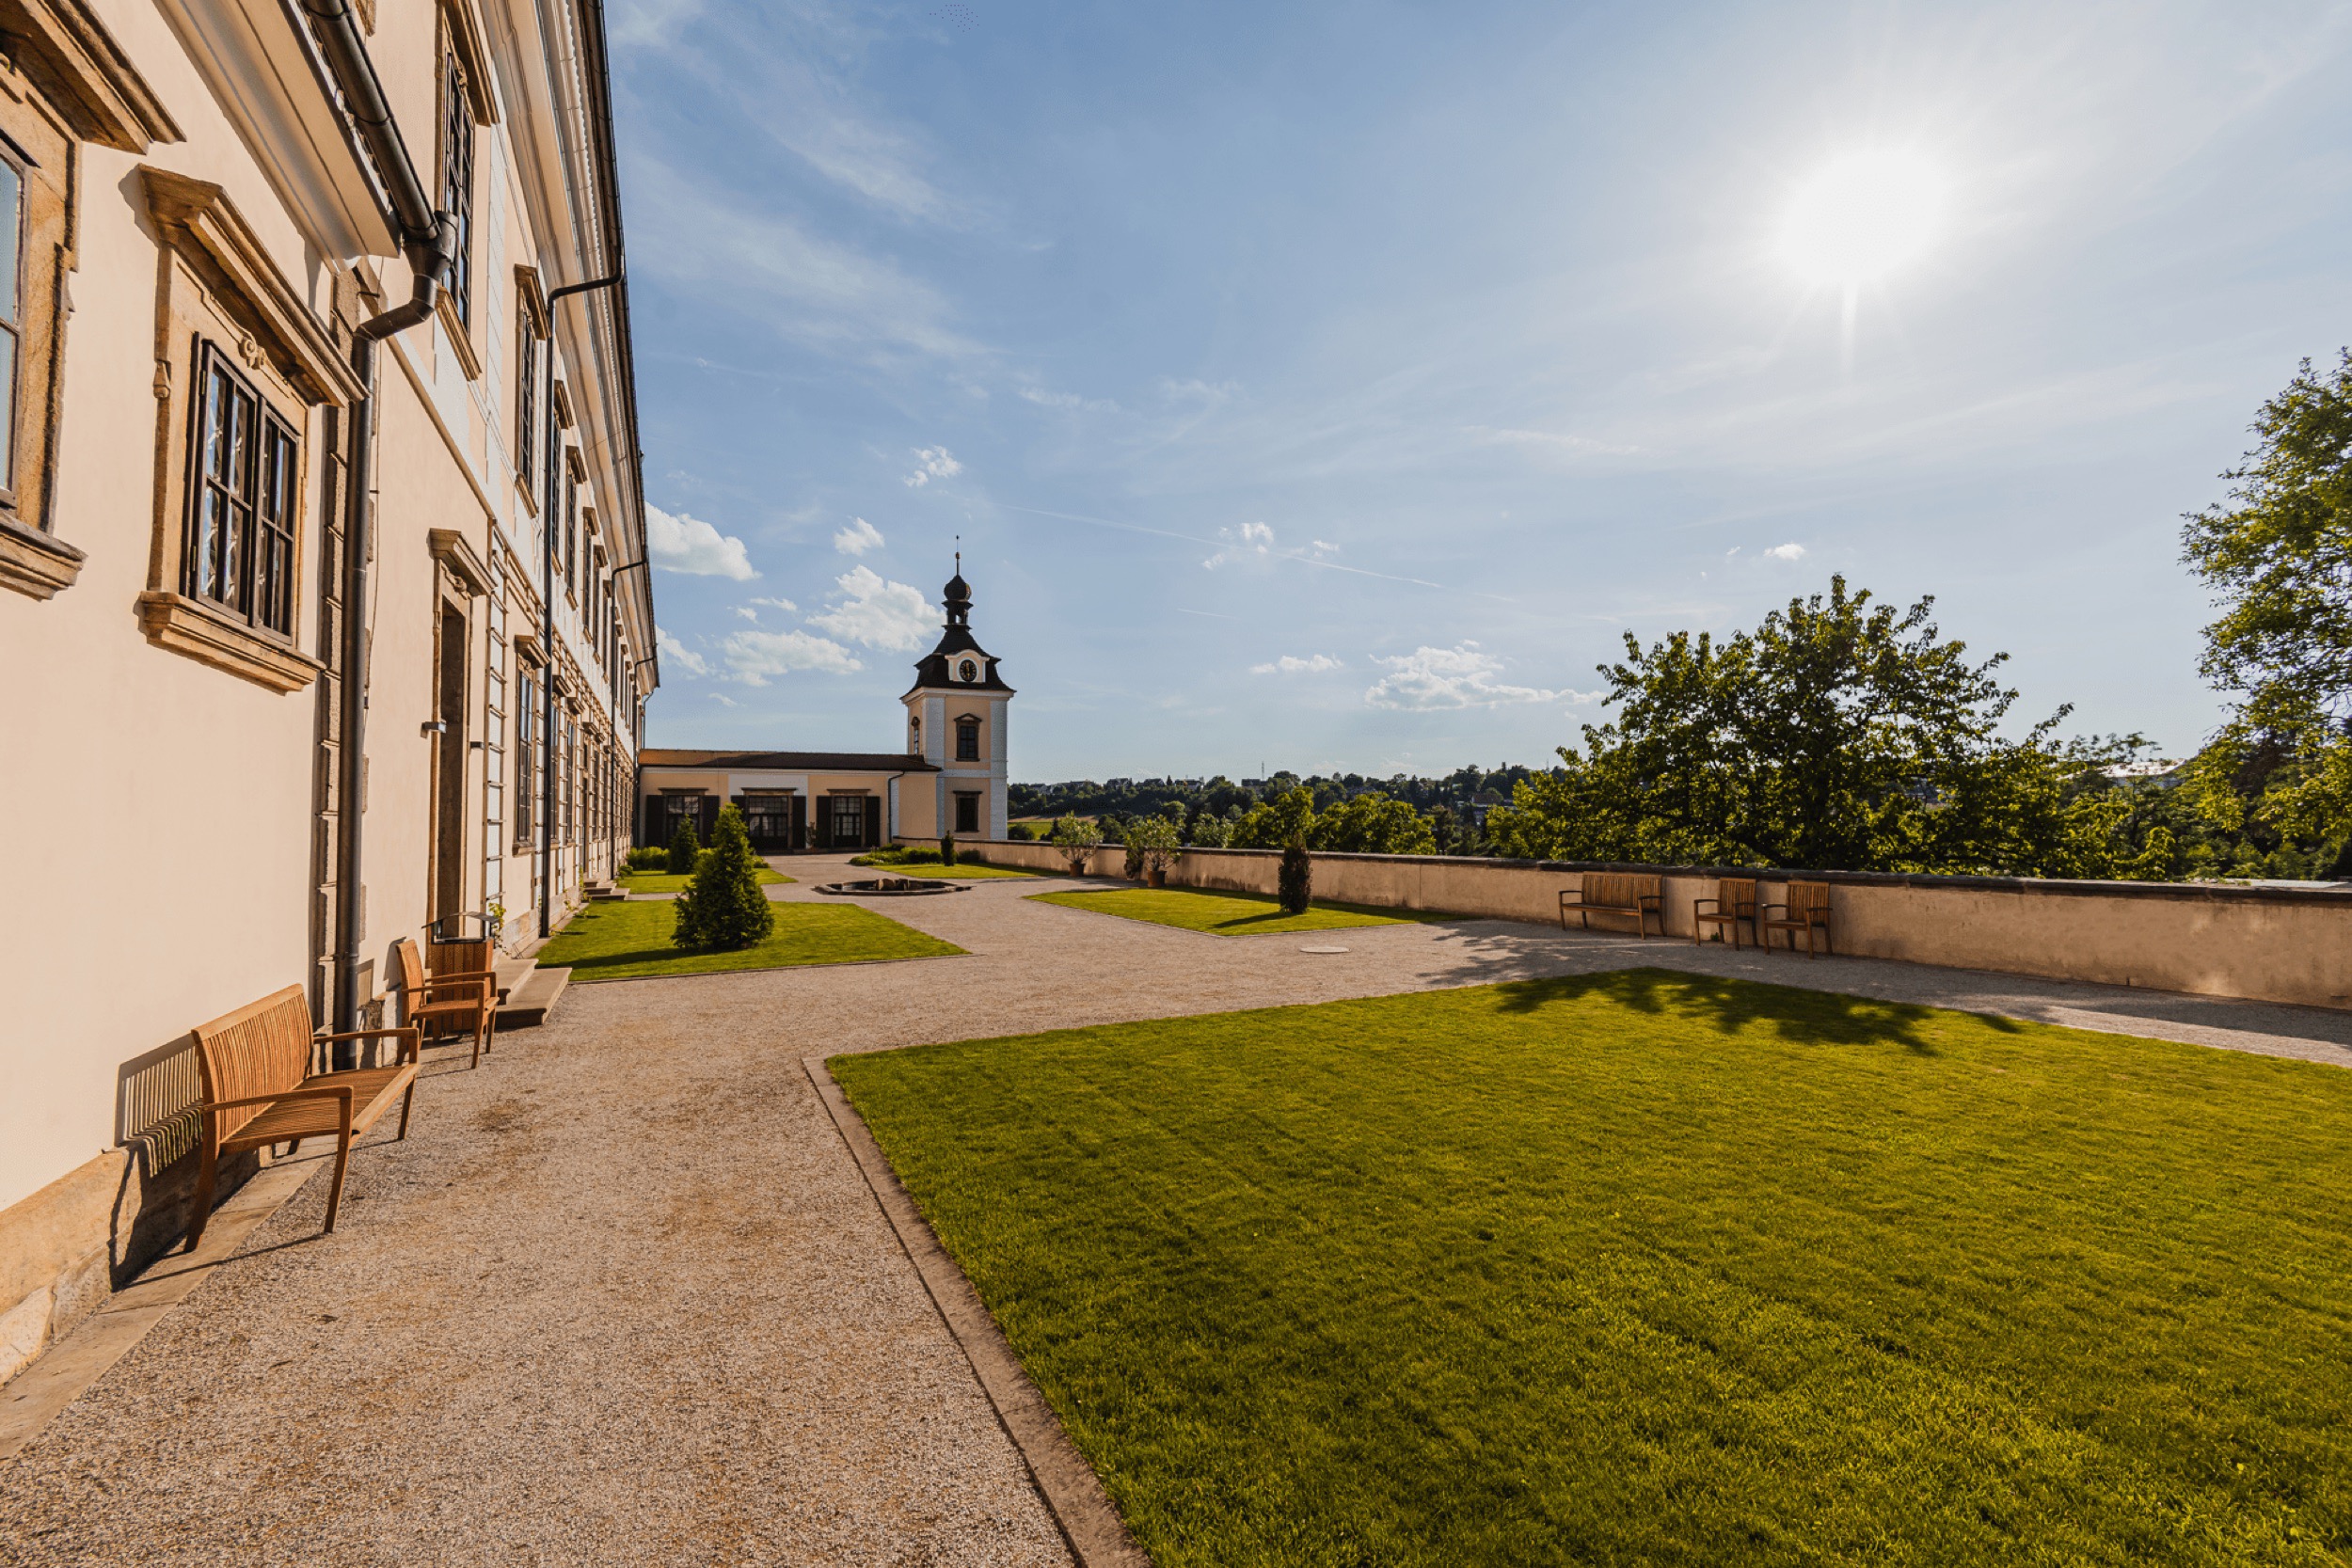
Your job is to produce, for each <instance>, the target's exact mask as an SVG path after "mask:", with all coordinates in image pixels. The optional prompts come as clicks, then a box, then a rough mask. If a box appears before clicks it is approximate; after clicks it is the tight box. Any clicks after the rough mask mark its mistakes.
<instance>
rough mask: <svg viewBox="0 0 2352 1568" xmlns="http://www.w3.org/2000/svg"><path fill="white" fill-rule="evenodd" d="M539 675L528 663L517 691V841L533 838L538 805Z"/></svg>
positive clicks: (519, 842) (526, 843) (529, 840)
mask: <svg viewBox="0 0 2352 1568" xmlns="http://www.w3.org/2000/svg"><path fill="white" fill-rule="evenodd" d="M538 739H539V676H538V673H537V672H536V671H534V670H532V668H531V667H530V666H528V665H525V666H524V667H523V671H522V679H521V680H520V681H519V682H518V683H517V685H516V693H515V842H516V845H518V846H520V845H528V844H530V843H531V842H532V812H533V811H534V810H535V809H537V806H538V802H539V790H538V771H537V769H538V760H539V751H538Z"/></svg>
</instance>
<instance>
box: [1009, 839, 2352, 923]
mask: <svg viewBox="0 0 2352 1568" xmlns="http://www.w3.org/2000/svg"><path fill="white" fill-rule="evenodd" d="M991 844H1006V845H1020V846H1021V847H1024V848H1035V849H1049V850H1050V849H1052V848H1053V846H1052V845H1050V844H1045V843H1041V842H1040V841H1038V840H1036V839H1027V840H1023V839H1006V838H999V839H981V840H977V841H973V842H972V847H974V848H977V847H980V846H982V845H991ZM1104 847H1105V848H1116V847H1117V846H1116V845H1105V846H1104ZM1182 852H1183V853H1184V854H1186V855H1255V856H1263V857H1265V858H1267V859H1274V858H1277V857H1279V855H1280V854H1281V853H1282V851H1280V850H1279V849H1229V848H1221V847H1213V846H1210V845H1186V846H1185V847H1184V849H1183V851H1182ZM1310 853H1311V855H1312V856H1313V858H1314V859H1315V860H1317V861H1363V862H1365V863H1370V864H1374V865H1438V866H1448V867H1457V868H1463V869H1471V868H1480V869H1496V870H1510V871H1544V872H1562V873H1568V872H1583V871H1603V872H1620V873H1622V872H1631V873H1634V874H1636V875H1646V876H1658V877H1748V878H1754V879H1756V880H1757V881H1761V882H1787V881H1792V880H1796V881H1807V882H1828V883H1830V884H1831V885H1833V886H1845V887H1904V888H1922V889H1929V890H1934V891H1950V892H1959V893H2016V894H2042V895H2049V896H2054V897H2059V898H2164V899H2175V900H2179V899H2191V900H2200V901H2204V902H2210V903H2259V904H2326V903H2329V902H2342V903H2343V904H2344V906H2345V907H2346V908H2347V909H2352V882H2339V883H2337V884H2336V885H2335V886H2334V887H2332V888H2295V887H2241V886H2237V885H2235V884H2233V883H2228V882H2125V881H2096V880H2092V879H2084V878H2057V877H1972V876H1948V875H1938V874H1933V873H1929V872H1924V871H1794V870H1789V869H1787V868H1783V867H1756V866H1743V865H1650V864H1645V863H1642V862H1639V861H1528V860H1504V859H1501V858H1499V857H1493V856H1485V855H1368V854H1358V853H1352V852H1344V851H1340V850H1324V849H1316V850H1311V851H1310Z"/></svg>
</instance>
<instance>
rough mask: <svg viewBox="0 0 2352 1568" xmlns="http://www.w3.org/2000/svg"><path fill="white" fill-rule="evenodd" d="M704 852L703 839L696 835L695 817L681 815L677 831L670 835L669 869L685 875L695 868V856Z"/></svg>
mask: <svg viewBox="0 0 2352 1568" xmlns="http://www.w3.org/2000/svg"><path fill="white" fill-rule="evenodd" d="M702 852H703V847H702V841H701V840H699V839H697V838H696V837H695V836H694V819H693V818H692V817H691V816H681V817H679V818H678V819H677V832H675V833H672V834H671V835H670V862H669V866H668V869H669V870H672V871H675V872H677V873H679V874H681V875H683V874H684V873H686V872H689V871H691V870H693V869H694V858H695V857H696V856H698V855H700V854H701V853H702Z"/></svg>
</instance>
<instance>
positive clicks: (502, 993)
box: [492, 958, 538, 1002]
mask: <svg viewBox="0 0 2352 1568" xmlns="http://www.w3.org/2000/svg"><path fill="white" fill-rule="evenodd" d="M537 967H538V965H537V964H535V963H533V962H532V960H531V959H530V958H501V959H499V960H498V962H497V963H496V964H495V965H494V966H493V968H492V973H493V974H497V976H498V981H499V1000H500V1001H501V1002H504V1001H505V1000H506V999H507V998H508V997H509V996H511V995H513V994H514V991H515V988H516V986H519V985H521V984H522V983H523V982H524V981H525V980H527V979H529V978H530V977H531V972H532V970H534V969H536V968H537Z"/></svg>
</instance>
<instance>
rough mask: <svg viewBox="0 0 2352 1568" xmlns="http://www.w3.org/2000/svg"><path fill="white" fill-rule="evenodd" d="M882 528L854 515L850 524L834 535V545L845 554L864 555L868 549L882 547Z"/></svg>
mask: <svg viewBox="0 0 2352 1568" xmlns="http://www.w3.org/2000/svg"><path fill="white" fill-rule="evenodd" d="M833 547H834V549H836V550H839V551H840V552H841V553H842V554H843V555H864V554H865V553H866V551H867V550H878V549H881V548H882V530H880V529H878V528H876V527H875V526H874V525H873V524H871V523H869V522H867V521H866V519H865V518H863V517H852V518H850V526H849V527H848V528H845V529H843V530H842V531H840V532H839V533H836V534H834V536H833Z"/></svg>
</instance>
